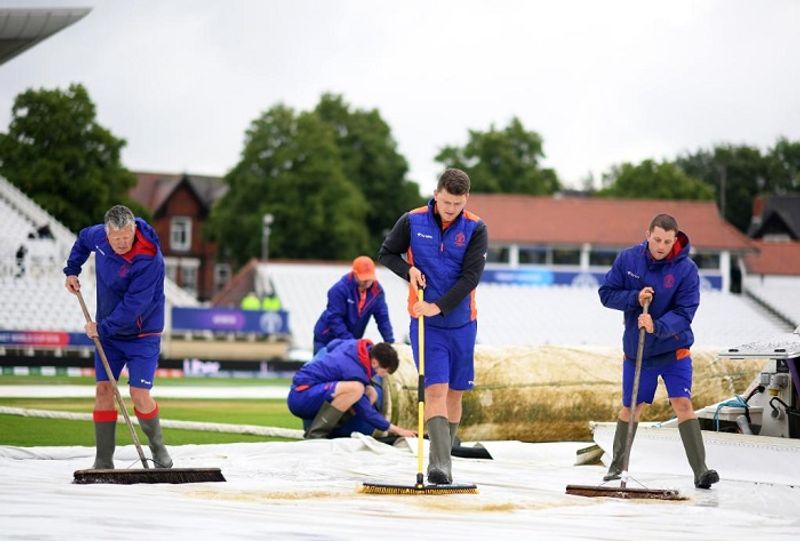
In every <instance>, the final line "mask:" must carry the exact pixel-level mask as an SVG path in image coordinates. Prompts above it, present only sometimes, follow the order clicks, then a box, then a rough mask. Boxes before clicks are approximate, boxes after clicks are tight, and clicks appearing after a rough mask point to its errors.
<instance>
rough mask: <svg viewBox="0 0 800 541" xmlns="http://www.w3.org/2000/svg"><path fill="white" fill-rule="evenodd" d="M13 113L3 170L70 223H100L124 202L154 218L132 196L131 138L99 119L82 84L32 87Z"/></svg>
mask: <svg viewBox="0 0 800 541" xmlns="http://www.w3.org/2000/svg"><path fill="white" fill-rule="evenodd" d="M11 112H12V118H11V123H10V125H9V129H8V133H0V174H2V175H3V176H4V177H5V178H6V179H8V181H9V182H11V183H13V184H15V185H16V186H17V187H18V188H20V189H21V190H22V191H23V192H25V194H27V195H28V196H29V197H31V198H32V199H33V200H34V201H36V203H38V204H39V205H41V206H42V207H43V208H44V209H45V210H47V211H48V212H49V213H50V214H52V215H53V216H54V217H55V218H56V219H58V220H59V221H60V222H62V223H63V224H64V225H65V226H67V227H68V228H70V229H72V230H73V231H77V230H79V229H81V228H83V227H86V226H87V225H89V224H93V223H98V222H100V221H102V219H103V214H104V213H105V211H106V210H107V209H108V208H109V207H111V206H112V205H115V204H118V203H123V204H126V205H128V206H130V207H131V208H132V209H133V210H134V212H136V213H137V214H139V215H142V216H144V217H146V218H147V217H148V213H147V212H145V211H144V209H142V208H141V207H140V206H139V205H137V204H135V203H134V202H133V201H132V200H131V199H130V198H129V197H128V195H127V193H128V190H129V189H130V188H131V187H133V186H134V185H135V183H136V178H135V176H134V175H133V174H132V173H131V172H130V171H128V170H127V169H125V168H124V167H123V166H122V163H121V161H120V152H121V150H122V148H123V147H124V146H125V140H124V139H119V138H117V137H115V136H114V135H113V134H112V133H111V132H110V131H109V130H107V129H106V128H104V127H102V126H100V125H99V124H98V123H97V122H96V120H95V106H94V103H92V101H91V99H90V98H89V94H88V93H87V91H86V89H85V88H84V87H83V86H82V85H80V84H73V85H70V87H69V88H68V89H67V90H66V91H62V90H59V89H56V90H46V89H40V90H32V89H31V90H26V91H25V92H23V93H21V94H19V95H18V96H17V97H16V98H15V100H14V105H13V107H12V110H11Z"/></svg>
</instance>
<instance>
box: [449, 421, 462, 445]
mask: <svg viewBox="0 0 800 541" xmlns="http://www.w3.org/2000/svg"><path fill="white" fill-rule="evenodd" d="M457 434H458V423H450V448H451V449H452V448H453V447H458V446H460V445H461V440H459V439H458V435H457Z"/></svg>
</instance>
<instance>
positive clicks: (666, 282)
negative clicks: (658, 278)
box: [664, 274, 675, 289]
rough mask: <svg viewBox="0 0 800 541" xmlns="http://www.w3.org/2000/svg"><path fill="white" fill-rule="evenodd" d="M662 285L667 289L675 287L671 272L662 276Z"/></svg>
mask: <svg viewBox="0 0 800 541" xmlns="http://www.w3.org/2000/svg"><path fill="white" fill-rule="evenodd" d="M664 287H666V288H667V289H671V288H673V287H675V276H674V275H672V274H667V275H666V276H664Z"/></svg>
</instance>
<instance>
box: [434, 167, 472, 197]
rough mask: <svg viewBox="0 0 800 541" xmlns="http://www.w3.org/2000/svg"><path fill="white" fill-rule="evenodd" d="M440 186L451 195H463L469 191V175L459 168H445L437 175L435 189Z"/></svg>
mask: <svg viewBox="0 0 800 541" xmlns="http://www.w3.org/2000/svg"><path fill="white" fill-rule="evenodd" d="M442 188H444V189H445V190H447V192H448V193H451V194H453V195H464V194H468V193H469V175H467V174H466V173H465V172H464V171H462V170H461V169H445V171H444V173H442V175H441V176H440V177H439V183H438V184H437V185H436V190H437V191H439V190H441V189H442Z"/></svg>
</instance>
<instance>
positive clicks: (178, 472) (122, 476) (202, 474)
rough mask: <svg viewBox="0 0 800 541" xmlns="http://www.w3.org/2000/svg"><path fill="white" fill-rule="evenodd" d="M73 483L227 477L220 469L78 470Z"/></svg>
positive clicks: (190, 480)
mask: <svg viewBox="0 0 800 541" xmlns="http://www.w3.org/2000/svg"><path fill="white" fill-rule="evenodd" d="M74 475H75V478H74V480H73V483H76V484H78V485H90V484H96V483H106V484H115V485H134V484H138V483H150V484H154V483H172V484H181V483H217V482H224V481H225V477H223V476H222V472H221V471H220V469H219V468H163V469H162V468H158V469H156V468H150V469H134V470H77V471H76V472H75V474H74Z"/></svg>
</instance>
